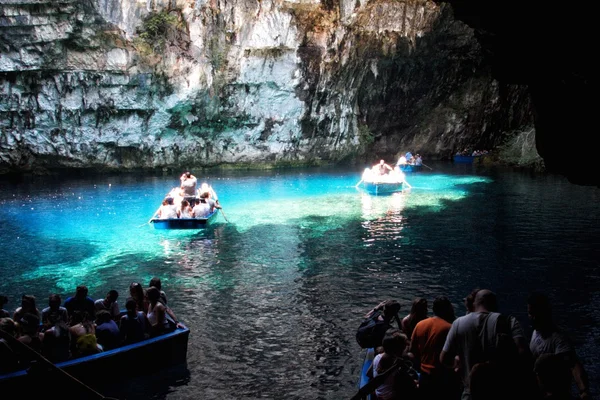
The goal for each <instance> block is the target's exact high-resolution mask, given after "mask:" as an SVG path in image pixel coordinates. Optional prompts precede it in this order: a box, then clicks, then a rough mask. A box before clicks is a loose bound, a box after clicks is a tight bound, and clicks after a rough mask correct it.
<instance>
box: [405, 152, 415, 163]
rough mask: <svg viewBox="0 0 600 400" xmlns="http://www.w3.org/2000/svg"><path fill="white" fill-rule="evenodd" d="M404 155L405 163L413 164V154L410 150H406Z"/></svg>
mask: <svg viewBox="0 0 600 400" xmlns="http://www.w3.org/2000/svg"><path fill="white" fill-rule="evenodd" d="M404 157H406V163H407V164H411V165H412V164H414V162H415V158H414V157H413V155H412V153H411V152H410V151H407V152H406V154H405V155H404Z"/></svg>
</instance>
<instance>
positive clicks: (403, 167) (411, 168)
mask: <svg viewBox="0 0 600 400" xmlns="http://www.w3.org/2000/svg"><path fill="white" fill-rule="evenodd" d="M398 167H399V168H400V171H402V172H417V171H420V170H422V169H423V165H416V164H400V165H398Z"/></svg>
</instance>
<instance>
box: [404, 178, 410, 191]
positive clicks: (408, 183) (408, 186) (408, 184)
mask: <svg viewBox="0 0 600 400" xmlns="http://www.w3.org/2000/svg"><path fill="white" fill-rule="evenodd" d="M404 183H405V184H407V185H408V188H409V189H411V188H412V186H411V185H410V183H408V182H406V179H404Z"/></svg>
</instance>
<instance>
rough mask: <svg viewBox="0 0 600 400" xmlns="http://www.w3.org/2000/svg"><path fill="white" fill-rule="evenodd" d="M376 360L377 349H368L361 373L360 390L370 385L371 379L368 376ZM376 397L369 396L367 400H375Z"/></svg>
mask: <svg viewBox="0 0 600 400" xmlns="http://www.w3.org/2000/svg"><path fill="white" fill-rule="evenodd" d="M374 358H375V349H373V348H370V349H367V354H366V355H365V361H364V362H363V366H362V369H361V371H360V379H359V380H358V388H359V389H360V388H362V387H363V386H365V385H366V384H367V383H369V379H370V378H369V377H368V376H367V371H368V370H369V368H371V365H373V359H374ZM374 397H375V396H372V395H371V394H369V395H367V397H366V399H367V400H373V399H374Z"/></svg>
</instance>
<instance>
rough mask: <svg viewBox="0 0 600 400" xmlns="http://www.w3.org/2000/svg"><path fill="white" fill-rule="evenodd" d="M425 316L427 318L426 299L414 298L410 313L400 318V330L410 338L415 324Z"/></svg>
mask: <svg viewBox="0 0 600 400" xmlns="http://www.w3.org/2000/svg"><path fill="white" fill-rule="evenodd" d="M425 318H427V299H424V298H423V297H419V298H416V299H414V300H413V302H412V306H411V307H410V313H409V314H408V315H407V316H406V317H404V318H403V319H402V331H403V332H404V334H406V336H408V337H409V338H410V337H411V336H412V332H413V329H415V326H416V325H417V324H418V323H419V322H420V321H422V320H424V319H425Z"/></svg>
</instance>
